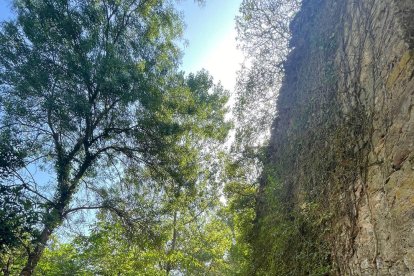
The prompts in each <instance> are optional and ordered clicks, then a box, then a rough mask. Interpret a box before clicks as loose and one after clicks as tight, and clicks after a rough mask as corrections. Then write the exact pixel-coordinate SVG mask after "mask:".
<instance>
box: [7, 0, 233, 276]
mask: <svg viewBox="0 0 414 276" xmlns="http://www.w3.org/2000/svg"><path fill="white" fill-rule="evenodd" d="M14 8H15V11H16V14H17V18H16V20H14V21H10V22H5V23H3V24H2V27H1V30H0V93H1V94H0V95H1V101H0V104H1V107H2V109H3V112H4V114H3V117H2V131H8V132H9V133H11V136H12V138H18V139H20V140H21V141H22V144H23V146H24V147H25V148H26V149H28V151H27V152H28V155H27V157H26V158H25V164H31V166H38V167H43V168H45V169H46V171H48V173H49V179H48V180H45V181H39V179H36V178H31V177H30V176H28V175H27V174H24V173H22V172H21V171H17V172H14V177H15V178H16V179H19V180H20V187H23V189H24V192H25V193H27V194H30V196H31V199H32V200H33V201H34V202H36V204H35V206H36V207H35V208H36V211H37V212H39V213H41V225H40V227H41V229H40V235H39V237H38V238H36V239H34V240H33V246H32V247H30V248H28V249H29V250H28V256H27V261H26V264H25V266H24V268H23V269H22V271H21V275H31V274H32V273H33V270H34V268H35V267H36V265H37V263H38V262H39V259H40V257H41V255H42V253H43V251H44V249H45V246H46V244H47V242H48V240H49V239H50V237H51V235H52V234H53V233H54V232H55V231H56V229H57V228H58V227H59V226H60V225H61V224H62V223H63V222H64V220H65V219H66V218H67V217H68V216H69V215H71V214H73V213H75V212H78V211H80V210H91V209H110V210H112V211H114V212H115V213H117V212H118V211H119V209H118V208H114V207H113V205H114V204H115V203H116V202H114V201H111V200H109V199H108V197H107V195H108V192H107V191H106V188H107V187H108V185H109V184H110V182H112V181H113V179H111V178H109V179H104V177H103V176H105V175H106V174H105V173H107V172H108V171H118V172H120V173H121V174H122V171H123V169H122V167H123V166H124V165H125V164H135V166H136V167H151V168H154V170H156V168H157V167H159V165H160V164H162V162H163V160H165V158H166V157H168V156H169V154H168V151H169V149H170V148H171V147H173V146H174V145H176V140H175V138H176V137H178V136H177V135H179V134H180V133H182V132H184V131H185V130H186V129H187V127H188V125H186V124H184V123H183V122H184V121H183V120H182V118H184V117H186V116H189V117H191V116H192V115H193V114H194V103H197V104H203V102H204V101H205V102H207V103H208V102H209V101H215V102H217V103H220V104H219V105H218V106H217V105H216V106H211V107H212V108H216V107H218V108H219V109H210V110H208V109H206V110H204V112H205V113H204V116H205V121H204V123H203V124H202V125H200V126H199V129H205V130H209V131H210V132H211V135H210V136H211V137H212V139H215V138H217V137H214V133H215V130H216V129H215V127H214V126H215V125H216V124H218V123H220V122H221V120H222V117H223V114H224V112H225V111H224V109H223V104H222V103H223V101H225V99H226V98H225V97H224V98H223V97H222V96H220V95H217V94H213V95H212V96H211V97H210V95H209V94H208V93H206V92H205V90H203V89H204V87H202V86H201V87H199V88H198V89H201V90H202V91H204V92H205V93H201V94H200V95H201V96H202V98H197V99H194V98H192V96H193V95H192V94H191V93H190V94H188V93H187V94H182V93H181V92H182V91H183V89H182V85H183V82H182V77H181V76H180V74H177V73H176V70H175V69H176V66H177V64H178V58H179V55H180V52H179V50H178V48H177V47H176V46H175V44H174V41H175V39H176V38H178V37H179V36H180V34H181V32H182V24H181V22H180V20H179V16H178V14H177V13H176V12H175V11H174V9H173V8H172V5H171V3H169V2H168V1H138V0H125V1H113V0H100V1H91V0H90V1H75V0H62V1H52V0H46V1H35V0H16V1H15V2H14ZM188 85H189V86H190V87H191V85H192V84H191V81H190V82H189V83H188ZM207 88H208V87H207ZM184 90H185V89H184ZM196 100H198V101H202V102H201V103H200V102H195V101H196ZM208 112H209V113H208ZM210 115H212V116H210ZM218 135H221V136H222V133H219V134H218ZM109 168H112V169H109ZM102 169H104V170H102ZM27 170H28V171H30V167H28V168H27ZM169 173H173V171H170V172H169ZM39 182H40V183H39ZM91 195H93V196H91ZM118 214H121V213H120V212H118Z"/></svg>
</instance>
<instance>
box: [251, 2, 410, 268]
mask: <svg viewBox="0 0 414 276" xmlns="http://www.w3.org/2000/svg"><path fill="white" fill-rule="evenodd" d="M291 28H292V32H293V37H292V41H291V46H292V47H293V48H294V50H293V51H292V53H291V54H290V56H289V58H288V60H287V62H286V64H285V69H286V72H285V73H286V76H285V79H284V83H283V85H282V89H281V91H280V95H279V98H278V104H277V105H278V112H279V113H278V117H277V119H276V121H275V123H274V126H273V132H272V138H271V142H270V146H269V157H268V164H267V165H266V169H265V173H264V177H263V181H262V185H261V187H260V194H259V201H258V209H257V217H258V219H257V221H256V234H257V237H256V238H258V239H263V240H266V237H264V236H263V235H264V234H263V233H262V232H263V231H262V232H261V230H260V229H261V228H263V227H264V225H265V224H268V225H270V224H272V223H273V224H276V223H281V221H289V223H293V224H294V225H296V226H295V227H296V228H295V229H298V230H297V234H295V235H296V236H297V237H296V238H295V242H299V243H306V244H307V245H306V246H305V247H306V248H307V249H306V250H309V252H312V250H314V252H319V253H320V254H319V253H318V254H319V255H318V256H319V257H318V258H317V260H316V259H315V260H316V261H315V260H313V261H311V262H319V263H321V264H322V263H323V264H326V263H330V268H329V269H328V270H329V272H327V271H328V270H326V269H320V270H318V268H317V266H312V265H311V264H309V265H307V264H305V263H304V264H300V265H302V266H308V267H309V268H304V269H303V270H301V271H300V272H296V273H297V274H296V275H298V273H299V274H307V273H310V274H312V273H314V274H318V271H319V272H320V274H323V273H329V274H333V275H414V108H413V107H414V2H413V1H412V0H357V1H355V0H307V1H304V2H303V7H302V9H301V11H300V12H299V14H298V15H297V16H296V18H295V20H294V22H293V23H292V26H291ZM269 172H271V173H269ZM269 175H271V177H270V176H269ZM270 178H271V179H273V180H274V179H276V182H277V183H278V184H274V183H273V182H272V181H270V180H269V179H270ZM275 191H276V192H275ZM274 198H277V200H278V204H274V203H272V202H273V199H274ZM280 206H283V207H282V208H283V211H282V212H283V217H284V218H283V219H274V217H276V216H275V213H277V212H281V211H280V210H277V208H280ZM277 217H278V218H280V216H277ZM309 220H310V221H311V222H308V221H309ZM299 221H300V222H299ZM261 235H262V236H261ZM276 235H279V236H281V235H283V234H280V233H279V234H278V233H276ZM290 235H292V234H290ZM267 239H269V240H270V239H271V238H270V237H268V238H267ZM258 246H262V247H263V244H261V245H259V244H256V249H255V250H256V255H257V256H259V255H260V253H259V250H258V248H257V247H258ZM305 247H304V246H302V247H299V248H297V249H296V250H297V252H295V253H294V254H296V256H298V254H304V253H303V251H304V248H305ZM286 250H288V249H286ZM292 250H295V249H292ZM299 251H300V252H299ZM286 252H287V251H286ZM286 252H285V253H286ZM268 253H269V254H272V252H270V251H269V252H268ZM285 253H283V254H281V255H280V256H279V257H278V258H279V259H282V261H281V263H284V264H286V267H287V268H286V271H292V270H289V264H287V261H283V258H286V256H287V254H285ZM306 254H308V253H306ZM312 256H314V255H312V254H311V253H309V256H305V257H304V259H306V258H308V259H309V258H313V257H312ZM257 258H260V257H257ZM289 258H291V260H294V259H295V258H297V257H289ZM315 258H316V257H315ZM279 261H280V260H279ZM265 263H266V262H262V263H260V261H258V265H257V266H258V267H257V270H256V271H269V270H268V269H269V262H267V263H266V264H265ZM292 275H295V274H292Z"/></svg>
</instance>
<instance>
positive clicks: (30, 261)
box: [20, 226, 53, 276]
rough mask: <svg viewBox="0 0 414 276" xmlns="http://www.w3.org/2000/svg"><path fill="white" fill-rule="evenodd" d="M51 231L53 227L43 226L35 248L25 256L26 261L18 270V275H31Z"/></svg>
mask: <svg viewBox="0 0 414 276" xmlns="http://www.w3.org/2000/svg"><path fill="white" fill-rule="evenodd" d="M52 231H53V229H50V228H49V227H47V226H45V228H44V229H43V231H42V234H41V235H40V239H39V241H38V243H37V245H36V247H35V249H34V250H33V251H32V252H30V254H29V257H28V258H27V263H26V265H25V267H24V268H23V270H22V271H21V272H20V276H31V275H33V271H34V269H35V268H36V266H37V263H38V262H39V260H40V257H41V256H42V254H43V250H44V249H45V247H46V243H47V241H48V240H49V238H50V235H51V234H52Z"/></svg>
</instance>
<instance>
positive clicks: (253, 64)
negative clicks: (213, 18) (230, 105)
mask: <svg viewBox="0 0 414 276" xmlns="http://www.w3.org/2000/svg"><path fill="white" fill-rule="evenodd" d="M300 3H301V0H260V1H255V0H243V1H242V3H241V6H240V15H238V16H237V17H236V28H237V34H238V37H237V39H238V41H239V47H240V48H241V49H242V50H243V51H244V53H245V55H246V62H245V64H244V65H243V66H242V68H241V70H240V71H239V73H238V79H237V84H236V95H237V101H236V105H235V112H234V113H235V117H236V122H237V131H236V143H235V150H236V151H238V152H245V153H246V154H247V155H251V154H252V151H253V152H257V149H258V148H260V146H262V145H263V144H264V143H265V142H266V140H267V139H268V138H269V136H270V127H271V124H272V123H273V121H274V119H275V117H276V98H277V95H278V91H279V88H280V85H281V81H282V78H283V72H284V68H283V65H284V61H285V60H286V58H287V56H288V54H289V52H290V48H289V40H290V29H289V24H290V22H291V21H292V19H293V17H294V15H295V14H296V12H297V11H298V9H299V7H300Z"/></svg>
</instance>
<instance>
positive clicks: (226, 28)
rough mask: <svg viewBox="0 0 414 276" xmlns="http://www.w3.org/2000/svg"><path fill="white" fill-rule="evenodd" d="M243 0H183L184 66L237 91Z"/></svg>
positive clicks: (5, 6)
mask: <svg viewBox="0 0 414 276" xmlns="http://www.w3.org/2000/svg"><path fill="white" fill-rule="evenodd" d="M241 1H242V0H206V1H205V4H204V5H202V6H200V5H199V4H198V3H195V1H194V0H185V1H184V0H180V1H179V2H178V4H177V7H178V9H179V10H181V11H183V14H184V20H185V24H186V26H187V27H186V30H185V33H184V38H185V39H186V40H187V41H188V45H187V46H186V47H185V48H184V58H183V64H182V69H183V70H184V71H186V72H187V73H189V72H196V71H198V70H200V69H202V68H204V69H207V70H208V71H209V72H210V73H211V74H212V75H213V77H214V79H215V81H221V82H222V84H223V86H224V87H225V88H226V89H229V90H233V88H234V85H235V80H236V71H237V70H238V69H239V68H240V63H241V62H242V54H241V52H240V51H238V50H237V49H236V40H235V36H236V32H235V30H234V17H235V16H236V14H237V12H238V8H239V6H240V3H241ZM10 2H11V1H10V0H0V21H3V20H5V19H8V18H10V17H11V16H12V15H11V12H10Z"/></svg>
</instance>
